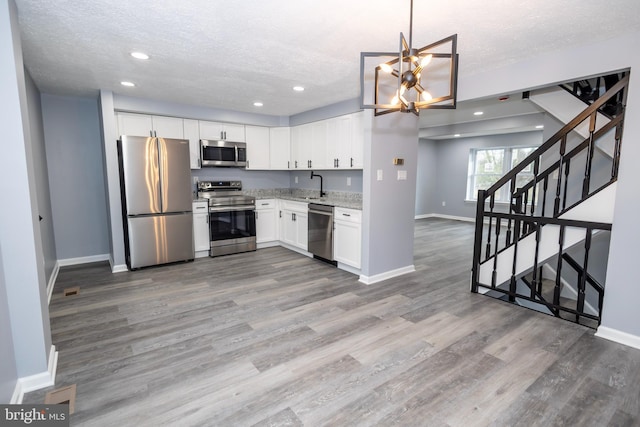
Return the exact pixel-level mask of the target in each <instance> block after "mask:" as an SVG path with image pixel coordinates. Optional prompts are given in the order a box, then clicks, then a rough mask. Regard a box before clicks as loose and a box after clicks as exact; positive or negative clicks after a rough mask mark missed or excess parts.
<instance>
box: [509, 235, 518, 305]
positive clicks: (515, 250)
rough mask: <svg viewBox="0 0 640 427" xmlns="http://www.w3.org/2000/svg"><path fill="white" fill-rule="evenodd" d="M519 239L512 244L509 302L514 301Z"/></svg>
mask: <svg viewBox="0 0 640 427" xmlns="http://www.w3.org/2000/svg"><path fill="white" fill-rule="evenodd" d="M519 241H520V240H519V239H515V240H514V242H513V260H512V261H511V280H510V281H509V302H515V301H516V289H517V288H516V264H517V261H518V242H519Z"/></svg>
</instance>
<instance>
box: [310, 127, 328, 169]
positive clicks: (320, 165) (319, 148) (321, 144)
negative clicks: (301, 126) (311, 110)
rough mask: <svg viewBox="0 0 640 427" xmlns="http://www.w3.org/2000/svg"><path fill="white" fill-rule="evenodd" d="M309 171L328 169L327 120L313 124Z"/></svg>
mask: <svg viewBox="0 0 640 427" xmlns="http://www.w3.org/2000/svg"><path fill="white" fill-rule="evenodd" d="M309 160H310V161H309V169H327V168H328V166H329V163H328V162H327V120H320V121H319V122H314V123H312V124H311V158H310V159H309Z"/></svg>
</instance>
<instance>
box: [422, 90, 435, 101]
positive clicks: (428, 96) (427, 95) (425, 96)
mask: <svg viewBox="0 0 640 427" xmlns="http://www.w3.org/2000/svg"><path fill="white" fill-rule="evenodd" d="M432 99H433V96H431V94H430V93H429V92H427V91H426V90H425V91H422V100H423V101H431V100H432Z"/></svg>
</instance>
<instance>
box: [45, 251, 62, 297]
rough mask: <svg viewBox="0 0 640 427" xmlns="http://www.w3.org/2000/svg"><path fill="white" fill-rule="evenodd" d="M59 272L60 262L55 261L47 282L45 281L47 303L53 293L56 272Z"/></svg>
mask: <svg viewBox="0 0 640 427" xmlns="http://www.w3.org/2000/svg"><path fill="white" fill-rule="evenodd" d="M59 272H60V263H59V262H58V261H56V263H55V265H54V266H53V271H52V272H51V277H49V283H47V304H51V295H53V287H54V286H55V284H56V279H57V278H58V273H59Z"/></svg>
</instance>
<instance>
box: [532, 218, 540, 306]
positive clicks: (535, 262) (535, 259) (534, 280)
mask: <svg viewBox="0 0 640 427" xmlns="http://www.w3.org/2000/svg"><path fill="white" fill-rule="evenodd" d="M534 226H535V228H536V231H535V233H536V249H535V252H534V257H533V277H532V285H533V286H531V298H535V290H536V289H537V288H538V280H540V279H539V278H538V255H539V251H540V223H534Z"/></svg>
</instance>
